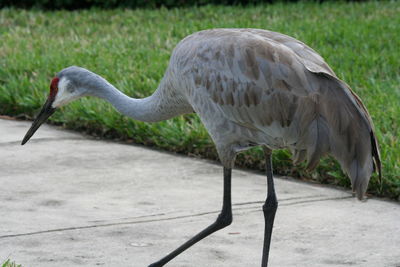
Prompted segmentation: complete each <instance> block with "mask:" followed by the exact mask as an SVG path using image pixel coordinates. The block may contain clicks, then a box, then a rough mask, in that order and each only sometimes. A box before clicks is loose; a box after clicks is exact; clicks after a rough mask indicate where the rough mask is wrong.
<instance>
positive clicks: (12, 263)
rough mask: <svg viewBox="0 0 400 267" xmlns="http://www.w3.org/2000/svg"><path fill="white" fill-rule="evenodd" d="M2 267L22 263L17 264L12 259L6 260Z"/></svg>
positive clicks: (15, 265)
mask: <svg viewBox="0 0 400 267" xmlns="http://www.w3.org/2000/svg"><path fill="white" fill-rule="evenodd" d="M1 267H22V265H20V264H16V263H15V262H13V261H10V260H6V261H5V262H4V263H3V264H2V265H1Z"/></svg>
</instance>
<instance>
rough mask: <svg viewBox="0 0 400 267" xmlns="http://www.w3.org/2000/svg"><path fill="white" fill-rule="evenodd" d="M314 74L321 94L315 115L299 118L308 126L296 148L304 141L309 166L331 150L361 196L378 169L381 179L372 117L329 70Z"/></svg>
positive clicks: (355, 96) (345, 85)
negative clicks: (325, 72)
mask: <svg viewBox="0 0 400 267" xmlns="http://www.w3.org/2000/svg"><path fill="white" fill-rule="evenodd" d="M314 74H315V73H314ZM314 77H315V78H316V79H318V82H317V83H316V84H319V85H320V94H319V95H318V98H317V99H316V101H315V105H316V106H315V110H314V111H315V114H316V115H315V116H313V117H310V116H308V118H309V119H308V120H306V119H304V116H303V117H301V118H300V119H301V120H302V121H303V123H306V124H305V125H309V126H308V129H307V131H306V132H304V133H303V134H301V137H300V138H299V140H300V143H301V144H302V145H301V146H302V147H298V148H297V150H298V151H301V149H304V145H305V148H306V151H307V161H308V168H310V169H312V168H314V167H315V166H316V165H317V164H318V161H319V158H320V157H321V156H323V155H324V154H326V153H330V154H332V155H333V156H334V157H335V158H336V159H337V160H338V161H339V163H340V165H341V167H342V169H343V170H344V171H345V172H346V173H347V174H348V175H349V177H350V180H351V184H352V187H353V191H355V192H356V193H357V196H358V198H359V199H362V198H363V196H364V194H365V192H366V190H367V187H368V183H369V179H370V177H371V174H372V172H373V171H374V170H375V169H377V170H378V173H379V177H380V179H381V161H380V154H379V148H378V142H377V140H376V138H375V134H374V131H373V124H372V121H371V118H370V116H369V114H368V111H367V109H366V108H365V106H364V105H363V104H362V102H361V100H360V98H359V97H358V96H357V95H356V94H355V93H354V92H352V91H351V89H350V87H349V86H348V85H347V84H345V83H344V82H342V81H340V80H339V79H337V78H335V77H332V76H329V75H327V74H322V73H321V74H316V75H315V76H314ZM307 104H308V105H309V103H307ZM305 109H306V110H310V109H312V108H310V106H308V107H307V108H305ZM296 156H297V157H298V158H299V159H301V158H302V157H301V156H300V155H296Z"/></svg>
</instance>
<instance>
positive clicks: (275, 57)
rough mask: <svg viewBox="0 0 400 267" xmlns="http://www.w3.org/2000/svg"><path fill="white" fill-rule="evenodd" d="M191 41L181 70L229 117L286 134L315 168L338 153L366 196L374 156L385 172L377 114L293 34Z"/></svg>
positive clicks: (221, 34)
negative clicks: (327, 156) (373, 117)
mask: <svg viewBox="0 0 400 267" xmlns="http://www.w3.org/2000/svg"><path fill="white" fill-rule="evenodd" d="M254 31H256V32H254ZM191 38H192V41H190V40H189V42H188V43H189V45H188V46H187V47H186V50H185V54H186V62H182V69H183V70H185V71H187V72H188V73H190V74H191V75H192V77H193V83H194V85H195V86H194V87H195V88H196V90H202V91H203V92H202V93H203V94H206V95H208V96H209V99H210V100H211V101H213V102H214V103H215V104H216V105H217V106H218V107H219V109H220V110H221V111H222V113H223V114H224V116H225V117H226V118H227V119H229V120H230V121H232V122H234V123H237V124H239V125H242V126H245V127H248V128H250V129H253V130H254V129H255V130H259V131H261V132H264V133H265V134H266V135H272V136H279V137H281V138H283V139H284V140H285V144H286V145H287V146H288V147H290V148H291V149H292V151H294V153H295V158H297V159H298V160H299V161H301V160H302V159H303V158H305V157H307V160H308V166H309V167H310V168H313V167H315V166H316V165H317V164H318V161H319V158H320V157H321V156H323V155H324V154H326V153H331V154H333V155H334V156H335V158H336V159H338V160H339V162H340V163H341V165H342V167H343V168H344V169H345V171H346V172H347V173H348V174H349V176H350V177H351V180H352V183H353V187H354V188H355V190H357V192H358V193H359V194H358V195H359V196H362V194H363V192H365V190H366V186H367V184H368V180H369V177H370V174H371V172H372V166H373V161H375V163H376V164H377V165H378V170H380V158H379V150H378V146H377V142H376V138H375V135H374V133H373V129H372V128H373V127H372V123H371V119H370V118H369V115H368V113H367V111H366V109H365V107H364V106H363V104H362V103H361V101H360V99H359V98H358V97H357V96H356V95H355V94H354V93H353V92H352V91H351V89H350V87H348V86H347V85H346V84H345V83H344V82H342V81H341V80H339V79H338V78H337V77H336V75H335V74H334V72H333V71H332V70H331V69H330V68H329V66H328V65H327V64H326V63H325V61H324V60H323V59H322V57H320V56H319V55H318V54H317V53H316V52H315V51H314V50H312V49H311V48H309V47H308V46H306V45H304V44H303V43H301V42H299V41H297V40H295V39H293V38H291V37H288V36H285V35H282V34H278V33H272V32H268V31H262V30H248V29H245V30H231V31H215V32H213V31H207V32H205V34H203V35H195V36H192V37H191ZM196 38H197V39H196ZM184 58H185V57H184ZM188 62H190V64H186V63H188ZM373 159H374V160H373Z"/></svg>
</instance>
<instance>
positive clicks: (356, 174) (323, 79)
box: [24, 29, 380, 266]
mask: <svg viewBox="0 0 400 267" xmlns="http://www.w3.org/2000/svg"><path fill="white" fill-rule="evenodd" d="M57 79H58V80H56V82H53V83H54V84H56V86H54V85H53V83H52V93H51V95H53V99H51V97H49V100H48V101H50V102H51V103H50V104H48V105H50V106H51V107H47V108H48V109H51V110H54V109H55V108H57V107H58V106H61V105H63V104H66V103H67V102H68V101H70V100H73V99H76V98H78V97H81V96H85V95H93V96H97V97H100V98H104V99H106V100H107V101H109V102H110V103H111V104H113V105H114V106H115V108H116V109H117V110H118V111H119V112H121V113H123V114H125V115H128V116H130V117H132V118H134V119H138V120H141V121H147V122H155V121H160V120H165V119H169V118H172V117H174V116H178V115H181V114H185V113H191V112H196V113H197V114H198V115H199V117H200V119H201V121H202V122H203V124H204V126H205V127H206V129H207V131H208V132H209V134H210V136H211V138H212V139H213V141H214V143H215V145H216V148H217V151H218V154H219V158H220V160H221V163H222V165H223V166H224V168H225V169H229V170H230V169H231V168H232V167H233V164H234V159H235V155H236V154H237V152H239V151H242V150H245V149H247V148H249V147H252V146H255V145H263V146H264V147H267V148H268V149H281V148H288V149H290V150H291V151H292V153H293V156H294V159H295V162H301V161H303V160H305V159H307V161H308V166H309V168H311V169H312V168H314V167H315V166H316V165H317V164H318V161H319V159H320V158H321V157H322V156H323V155H325V154H331V155H333V156H334V157H335V158H336V159H337V160H338V161H339V163H340V164H341V166H342V168H343V169H344V170H345V171H346V172H347V173H348V174H349V176H350V178H351V181H352V185H353V189H354V190H355V191H356V192H357V194H358V196H359V198H362V196H363V195H364V193H365V191H366V188H367V185H368V181H369V179H370V176H371V173H372V172H373V169H374V166H375V165H376V166H377V167H378V170H379V171H380V158H379V151H378V146H377V142H376V139H375V135H374V132H373V126H372V122H371V119H370V117H369V115H368V112H367V111H366V109H365V107H364V106H363V104H362V103H361V101H360V99H359V98H358V97H357V96H356V95H355V94H354V93H353V92H352V91H351V89H350V88H349V86H348V85H347V84H345V83H344V82H343V81H341V80H339V79H338V78H337V77H336V75H335V73H334V72H333V71H332V69H331V68H330V67H329V66H328V65H327V64H326V62H325V61H324V60H323V58H322V57H321V56H320V55H318V54H317V53H316V52H315V51H314V50H312V49H311V48H310V47H308V46H307V45H305V44H304V43H302V42H300V41H298V40H296V39H294V38H292V37H289V36H286V35H284V34H280V33H276V32H271V31H266V30H257V29H214V30H205V31H201V32H198V33H194V34H192V35H189V36H188V37H186V38H185V39H183V40H182V41H181V42H180V43H179V44H178V45H177V46H176V48H175V49H174V51H173V53H172V56H171V60H170V64H169V66H168V69H167V70H166V72H165V75H164V77H163V79H162V81H161V83H160V85H159V87H158V88H157V90H156V91H155V92H154V94H153V95H151V96H149V97H147V98H144V99H133V98H130V97H128V96H126V95H124V94H123V93H121V92H120V91H118V90H117V89H116V88H115V87H113V86H112V85H111V84H109V83H108V82H107V81H106V80H104V79H103V78H101V77H100V76H98V75H96V74H94V73H92V72H90V71H88V70H85V69H82V68H79V67H69V68H66V69H64V70H62V71H61V72H60V73H59V74H57ZM54 91H56V92H54ZM32 128H35V127H34V126H32ZM36 129H37V128H36ZM36 129H34V130H33V132H34V131H35V130H36ZM33 132H32V133H29V132H28V134H27V136H28V137H26V138H25V139H24V142H26V141H27V139H29V137H30V136H31V135H32V134H33ZM29 134H30V135H29ZM267 155H268V157H270V153H269V152H267ZM228 176H229V179H230V174H229V175H228V174H227V175H225V176H224V177H228ZM269 178H270V180H272V171H271V174H270V177H269ZM228 184H229V186H230V182H229V183H228ZM270 193H271V194H274V192H269V194H270ZM224 196H225V195H224ZM229 198H230V194H229ZM229 201H230V199H229ZM271 201H272V200H271ZM271 201H270V202H271ZM272 202H273V201H272ZM272 202H271V203H272ZM227 203H228V202H227ZM225 204H226V203H225V197H224V207H225ZM266 204H268V203H266ZM267 206H268V205H267ZM224 210H225V208H224V209H223V214H225V215H226V213H229V212H228V210H226V212H224ZM275 210H276V207H275ZM228 217H229V216H228ZM268 220H270V219H268ZM227 221H229V220H227ZM266 221H267V217H266ZM272 222H273V218H272ZM228 224H229V223H228ZM268 231H272V225H271V229H270V230H268ZM266 232H267V230H266ZM208 234H209V233H208ZM203 237H204V236H203ZM203 237H201V238H203ZM201 238H200V239H201ZM197 241H198V240H197ZM197 241H196V242H197ZM268 242H269V241H268ZM189 246H190V245H189ZM268 246H269V243H268ZM186 248H187V247H185V248H184V249H186ZM184 249H183V250H184ZM180 252H182V251H180ZM180 252H179V253H180ZM179 253H178V254H179ZM172 254H173V253H172ZM176 255H177V254H176ZM176 255H175V256H176ZM171 257H174V256H171ZM170 259H171V258H169V259H168V260H167V261H169V260H170ZM167 261H163V264H165V263H166V262H167ZM163 264H160V265H154V266H162V265H163ZM263 266H266V261H263Z"/></svg>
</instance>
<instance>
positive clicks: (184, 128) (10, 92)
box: [0, 1, 400, 199]
mask: <svg viewBox="0 0 400 267" xmlns="http://www.w3.org/2000/svg"><path fill="white" fill-rule="evenodd" d="M399 13H400V2H396V1H393V2H367V3H342V2H339V3H330V2H328V3H324V4H316V3H297V4H274V5H262V6H250V7H221V6H205V7H200V8H185V9H170V10H167V9H159V10H148V9H145V10H141V9H137V10H108V11H107V10H83V11H76V12H67V11H47V12H43V11H38V10H33V11H26V10H15V9H3V10H0V40H1V41H0V103H1V105H0V113H2V114H8V115H13V116H17V117H18V116H19V117H24V118H32V116H33V115H34V114H35V112H37V111H38V109H39V108H40V107H41V105H42V104H43V102H44V100H45V98H46V95H47V94H48V87H49V82H50V79H51V78H52V77H53V76H54V75H55V73H57V72H58V71H60V70H61V69H62V68H64V67H67V66H70V65H78V66H82V67H85V68H88V69H90V70H92V71H94V72H96V73H98V74H100V75H102V76H104V77H105V78H107V79H108V80H109V81H110V82H111V83H113V84H114V85H116V87H117V88H119V89H121V90H122V91H124V92H125V93H127V94H128V95H131V96H134V97H144V96H147V95H149V94H150V93H151V92H153V91H154V90H155V88H156V87H157V84H158V82H159V81H160V79H161V77H162V75H163V73H164V71H165V69H166V67H167V64H168V60H169V56H170V54H171V51H172V49H173V48H174V46H175V45H176V44H177V43H178V41H179V40H181V39H182V38H183V37H185V36H186V35H188V34H190V33H193V32H195V31H198V30H202V29H208V28H216V27H252V28H263V29H270V30H273V31H279V32H282V33H286V34H288V35H291V36H294V37H296V38H298V39H300V40H302V41H304V42H305V43H307V44H308V45H310V46H311V47H313V48H314V49H316V50H317V51H318V52H319V53H320V54H321V55H322V56H323V57H324V58H325V59H326V61H327V62H328V63H329V64H330V65H331V67H332V68H333V69H334V70H335V72H336V73H337V75H338V76H339V77H340V78H342V79H343V80H345V81H346V82H347V83H348V84H350V85H351V86H352V88H353V89H354V91H355V92H356V93H357V94H358V95H359V96H360V97H361V98H362V99H363V101H364V103H365V105H366V106H367V107H368V110H369V112H370V113H371V116H372V118H373V120H374V123H375V127H376V133H377V136H378V139H379V141H380V145H381V154H382V159H383V184H382V186H380V185H379V184H378V182H377V178H376V176H374V177H373V179H372V180H371V184H370V187H369V192H370V193H373V194H375V195H379V196H386V197H390V198H395V199H399V197H400V179H399V172H400V168H399V165H400V145H399V136H398V134H399V133H400V125H399V121H400V120H399V118H400V88H399V84H400V63H399V62H400V49H399V47H400V34H399V33H400V16H398V14H399ZM51 121H52V122H53V123H57V124H63V125H64V126H65V127H67V128H70V129H77V130H81V131H86V132H88V133H90V134H93V135H97V136H102V137H106V138H118V139H121V140H126V141H128V142H135V143H141V144H145V145H150V146H157V147H160V148H162V149H165V150H169V151H174V152H179V153H185V154H190V155H200V156H202V157H207V158H212V159H215V158H216V153H215V149H214V147H213V144H212V142H211V141H210V139H209V137H208V134H207V132H206V130H205V129H204V127H203V126H202V125H201V123H200V121H199V119H198V118H197V117H196V116H195V115H187V116H181V117H178V118H174V119H172V120H169V121H165V122H161V123H155V124H146V123H141V122H137V121H133V120H131V119H129V118H126V117H123V116H121V115H119V114H118V113H117V112H116V111H114V109H113V108H112V107H111V106H110V105H109V104H108V103H105V102H103V101H101V100H98V99H93V98H91V99H89V98H85V99H82V100H79V101H76V102H74V103H72V104H70V105H68V106H66V107H65V108H63V109H62V111H59V112H56V114H55V115H53V117H52V119H51ZM21 138H22V136H21ZM237 165H239V166H246V167H250V168H259V169H261V168H263V163H262V153H261V151H260V150H259V149H252V150H251V151H249V152H246V153H243V154H241V155H240V156H239V157H238V160H237ZM274 166H275V170H276V172H277V173H280V174H290V175H294V176H301V177H304V178H306V179H314V180H317V181H318V182H322V183H331V184H338V185H341V186H345V187H349V181H348V179H347V178H346V177H345V176H344V175H343V173H342V172H341V171H340V168H339V166H338V164H337V163H336V162H335V161H334V160H332V159H331V158H327V159H325V160H323V161H322V162H321V164H320V165H319V167H318V169H317V170H316V171H314V172H312V173H308V172H306V171H305V170H304V166H303V165H301V166H297V167H296V166H293V165H292V162H291V160H290V154H289V152H287V151H276V152H274Z"/></svg>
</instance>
